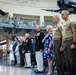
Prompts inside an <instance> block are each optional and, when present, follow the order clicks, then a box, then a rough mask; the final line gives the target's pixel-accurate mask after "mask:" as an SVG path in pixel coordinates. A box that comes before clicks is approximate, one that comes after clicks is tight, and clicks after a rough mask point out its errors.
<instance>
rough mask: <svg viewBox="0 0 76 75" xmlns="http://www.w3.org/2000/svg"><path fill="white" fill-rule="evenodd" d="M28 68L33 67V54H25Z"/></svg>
mask: <svg viewBox="0 0 76 75" xmlns="http://www.w3.org/2000/svg"><path fill="white" fill-rule="evenodd" d="M25 58H26V63H27V67H31V53H25Z"/></svg>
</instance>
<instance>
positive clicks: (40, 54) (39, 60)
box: [35, 51, 43, 71]
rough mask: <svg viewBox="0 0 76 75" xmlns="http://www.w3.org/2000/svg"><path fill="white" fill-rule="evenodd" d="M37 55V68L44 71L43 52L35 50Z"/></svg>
mask: <svg viewBox="0 0 76 75" xmlns="http://www.w3.org/2000/svg"><path fill="white" fill-rule="evenodd" d="M35 55H36V63H37V70H38V71H43V52H40V51H37V52H35Z"/></svg>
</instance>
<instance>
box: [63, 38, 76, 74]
mask: <svg viewBox="0 0 76 75" xmlns="http://www.w3.org/2000/svg"><path fill="white" fill-rule="evenodd" d="M72 42H73V39H70V40H66V41H65V42H64V54H65V62H66V70H67V72H68V74H69V75H76V49H71V48H70V46H71V44H72Z"/></svg>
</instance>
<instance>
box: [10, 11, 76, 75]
mask: <svg viewBox="0 0 76 75" xmlns="http://www.w3.org/2000/svg"><path fill="white" fill-rule="evenodd" d="M61 17H62V19H63V20H64V24H63V25H62V24H61V23H60V17H59V16H58V15H55V16H54V17H53V19H52V20H53V23H54V28H53V27H52V26H51V25H48V26H47V27H46V32H47V34H46V35H44V32H43V31H42V30H41V27H40V26H39V25H37V26H36V32H37V34H36V36H35V37H34V39H35V41H34V39H32V40H31V39H30V36H29V34H28V33H26V34H25V37H24V38H23V37H21V38H20V39H18V38H17V37H16V38H15V41H14V42H13V43H12V45H11V47H10V54H11V56H10V60H14V62H13V65H19V66H23V67H26V66H27V67H31V59H32V58H31V53H35V57H34V59H36V61H34V62H36V64H37V70H36V71H35V73H43V72H44V65H43V64H44V61H43V60H44V59H47V62H48V67H49V70H48V73H47V75H51V74H52V68H53V67H52V66H53V60H54V59H55V63H56V68H57V74H58V75H65V68H66V75H76V58H75V56H76V22H75V21H71V20H70V18H69V11H68V10H63V11H62V12H61ZM31 43H32V44H31ZM11 57H12V59H11Z"/></svg>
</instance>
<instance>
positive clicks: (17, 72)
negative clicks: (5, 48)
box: [0, 60, 56, 75]
mask: <svg viewBox="0 0 76 75" xmlns="http://www.w3.org/2000/svg"><path fill="white" fill-rule="evenodd" d="M46 73H47V70H46V72H44V73H41V74H36V73H34V69H33V68H29V69H27V68H21V67H12V66H10V65H9V61H6V60H0V75H46ZM52 75H56V73H55V72H54V74H52Z"/></svg>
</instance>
